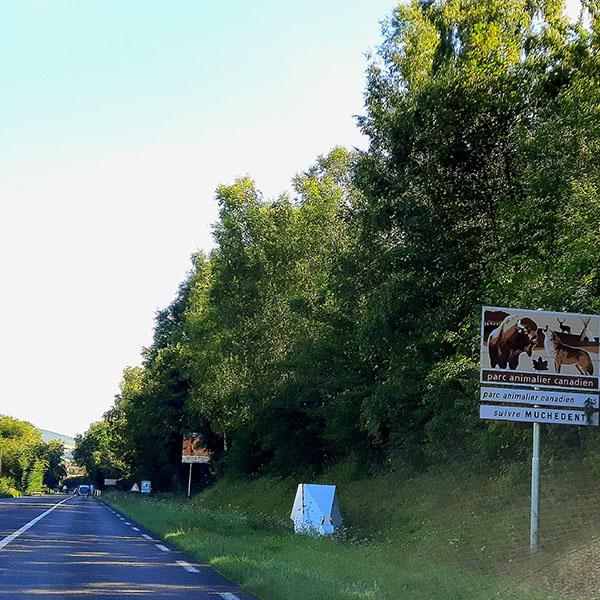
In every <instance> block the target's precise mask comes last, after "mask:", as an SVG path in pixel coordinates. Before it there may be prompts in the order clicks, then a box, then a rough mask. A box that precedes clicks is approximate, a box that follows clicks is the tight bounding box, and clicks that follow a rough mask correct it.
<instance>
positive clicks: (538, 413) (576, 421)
mask: <svg viewBox="0 0 600 600" xmlns="http://www.w3.org/2000/svg"><path fill="white" fill-rule="evenodd" d="M479 416H480V418H482V419H491V420H494V421H521V422H524V423H555V424H558V425H598V413H597V412H595V413H593V414H592V415H590V417H589V418H588V415H587V414H586V411H584V410H565V409H563V408H554V407H528V406H527V407H524V406H495V405H493V404H482V405H480V407H479Z"/></svg>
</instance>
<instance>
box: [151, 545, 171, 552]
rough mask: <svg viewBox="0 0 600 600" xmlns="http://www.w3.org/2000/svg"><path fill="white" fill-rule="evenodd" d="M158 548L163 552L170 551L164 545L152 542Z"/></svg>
mask: <svg viewBox="0 0 600 600" xmlns="http://www.w3.org/2000/svg"><path fill="white" fill-rule="evenodd" d="M154 545H155V546H156V547H157V548H158V549H159V550H162V551H163V552H171V551H170V550H169V549H168V548H167V547H166V546H163V545H162V544H154Z"/></svg>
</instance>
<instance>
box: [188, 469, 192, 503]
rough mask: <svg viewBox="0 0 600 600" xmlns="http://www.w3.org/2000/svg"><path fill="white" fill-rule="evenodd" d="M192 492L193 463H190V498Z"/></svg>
mask: <svg viewBox="0 0 600 600" xmlns="http://www.w3.org/2000/svg"><path fill="white" fill-rule="evenodd" d="M191 492H192V463H190V476H189V477H188V498H189V497H190V495H191Z"/></svg>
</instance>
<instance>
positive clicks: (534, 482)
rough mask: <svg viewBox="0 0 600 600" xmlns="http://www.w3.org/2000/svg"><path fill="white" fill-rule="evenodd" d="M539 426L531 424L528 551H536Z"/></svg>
mask: <svg viewBox="0 0 600 600" xmlns="http://www.w3.org/2000/svg"><path fill="white" fill-rule="evenodd" d="M539 492H540V424H539V423H534V424H533V457H532V459H531V525H530V532H529V550H530V551H531V552H536V551H537V537H538V514H539V502H540V494H539Z"/></svg>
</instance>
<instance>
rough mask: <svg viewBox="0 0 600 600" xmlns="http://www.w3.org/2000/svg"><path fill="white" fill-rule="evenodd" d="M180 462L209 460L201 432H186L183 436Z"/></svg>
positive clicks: (208, 453) (204, 461)
mask: <svg viewBox="0 0 600 600" xmlns="http://www.w3.org/2000/svg"><path fill="white" fill-rule="evenodd" d="M181 462H182V463H190V464H192V463H208V462H210V452H209V451H208V450H207V449H206V447H205V442H204V437H203V435H202V434H201V433H188V434H186V435H184V436H183V448H182V451H181Z"/></svg>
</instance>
